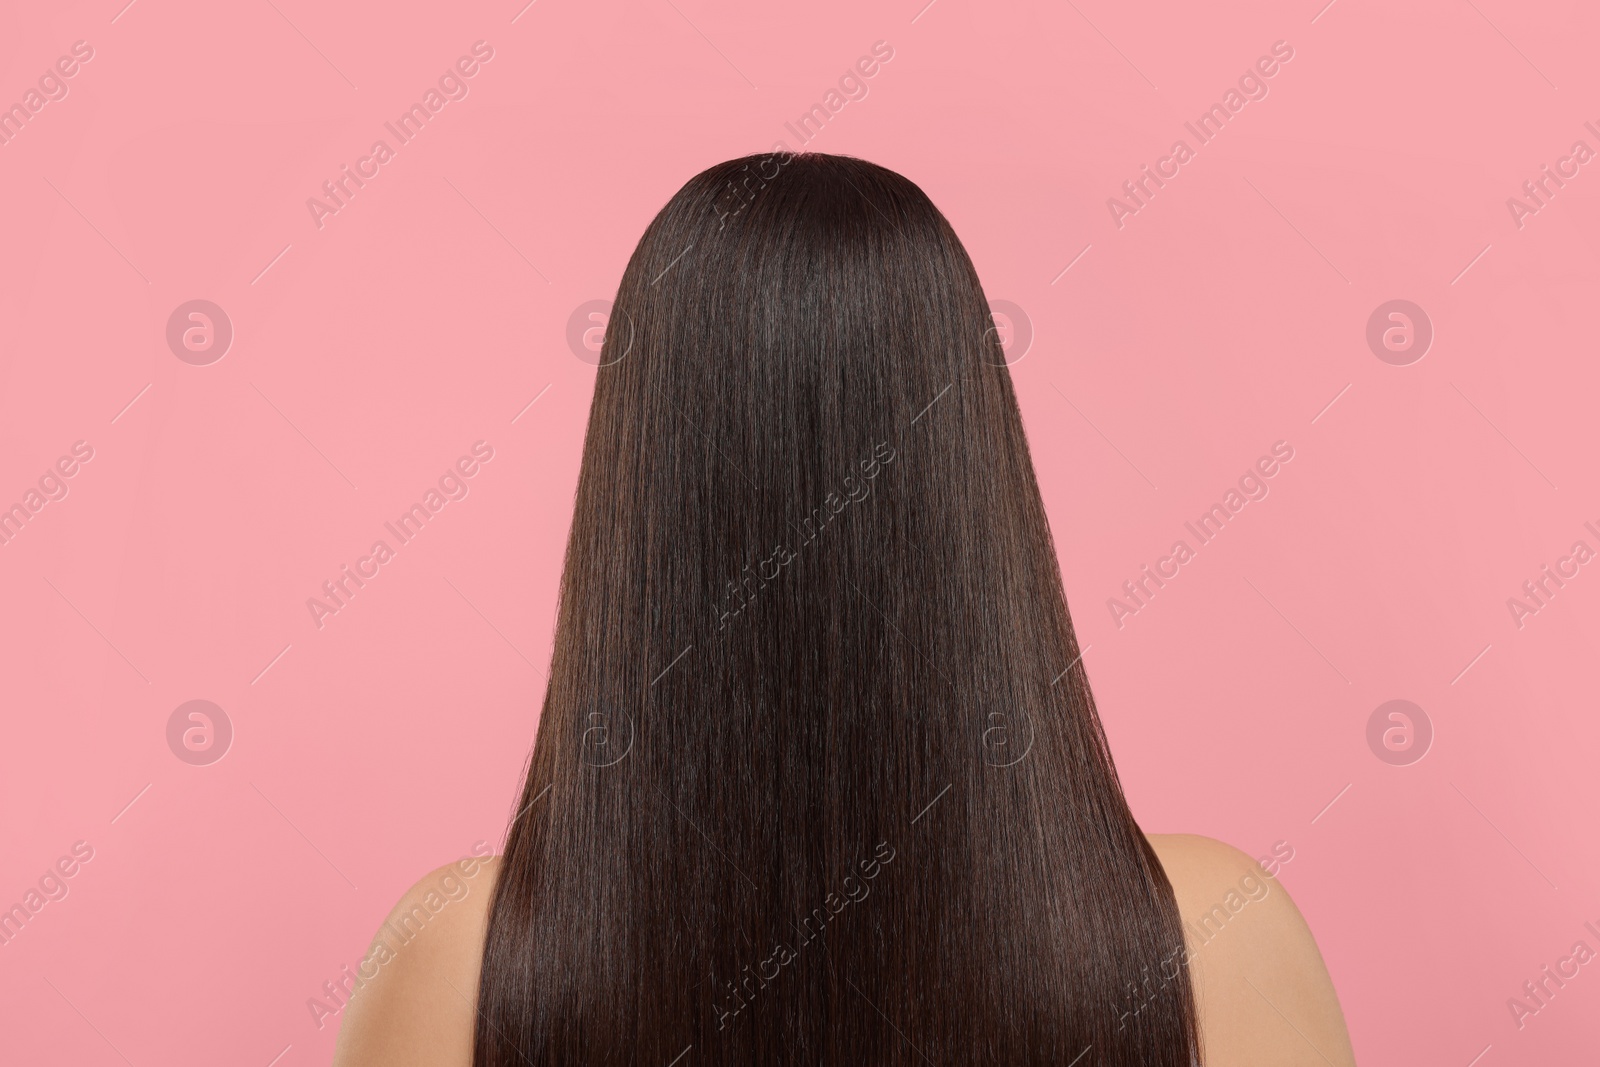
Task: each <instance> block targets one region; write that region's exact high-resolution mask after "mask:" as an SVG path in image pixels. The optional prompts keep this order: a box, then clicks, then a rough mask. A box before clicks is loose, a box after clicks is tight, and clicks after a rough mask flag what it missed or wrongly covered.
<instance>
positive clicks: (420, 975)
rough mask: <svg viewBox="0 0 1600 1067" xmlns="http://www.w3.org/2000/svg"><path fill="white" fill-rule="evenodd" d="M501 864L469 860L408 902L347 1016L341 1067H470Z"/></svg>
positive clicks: (427, 879) (371, 955) (361, 976)
mask: <svg viewBox="0 0 1600 1067" xmlns="http://www.w3.org/2000/svg"><path fill="white" fill-rule="evenodd" d="M499 874H500V857H499V856H476V855H474V856H466V857H463V858H462V859H460V860H457V861H456V862H454V863H449V864H446V865H445V866H443V867H440V868H438V869H436V870H434V871H431V872H429V873H428V874H427V875H425V876H424V877H423V878H421V879H420V880H419V881H418V882H417V883H416V884H415V885H413V886H412V887H411V888H410V889H408V890H406V891H405V893H404V894H403V895H402V896H401V897H400V900H399V902H398V903H396V904H395V906H394V909H393V910H392V911H390V912H389V915H388V917H387V918H386V919H385V920H384V921H383V925H381V926H379V927H378V932H377V934H376V935H374V937H373V939H372V945H371V947H370V948H369V949H368V951H367V954H366V955H365V956H364V957H363V958H362V961H361V963H359V964H357V965H356V966H355V967H352V968H349V969H348V971H347V974H350V975H352V976H353V978H354V979H355V980H356V981H358V982H359V984H356V985H355V988H354V990H353V991H351V992H350V993H349V994H348V999H347V1002H346V1003H345V1004H344V1006H343V1010H342V1011H341V1013H340V1014H341V1023H340V1026H339V1041H338V1044H337V1046H336V1047H335V1050H334V1056H333V1064H334V1067H379V1065H383V1067H422V1065H424V1064H426V1065H429V1067H470V1065H471V1063H472V1041H473V1035H474V1032H475V1030H476V1015H477V1003H478V972H479V969H480V968H481V966H482V961H483V944H484V938H485V935H486V934H487V932H488V926H489V902H490V901H491V900H492V899H493V898H494V888H495V880H496V879H497V878H498V877H499Z"/></svg>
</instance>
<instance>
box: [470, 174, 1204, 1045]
mask: <svg viewBox="0 0 1600 1067" xmlns="http://www.w3.org/2000/svg"><path fill="white" fill-rule="evenodd" d="M600 362H601V366H600V368H599V370H598V374H597V378H596V382H595V392H594V402H593V408H592V410H591V413H590V419H589V428H588V436H587V439H586V441H585V446H584V458H583V468H582V472H581V475H580V478H579V485H578V492H577V500H576V508H575V513H574V517H573V526H572V533H571V539H570V542H569V546H568V550H567V559H566V570H565V575H564V578H563V583H562V592H561V603H560V610H559V615H558V621H557V630H556V641H555V651H554V657H553V661H552V666H551V676H550V686H549V690H548V693H547V695H546V697H545V703H544V707H543V713H542V718H541V720H540V722H539V729H538V737H537V740H536V744H535V747H534V752H533V756H532V759H531V762H530V766H529V772H528V778H527V784H526V788H525V790H524V792H523V795H522V797H521V799H520V800H519V801H518V803H517V807H516V810H517V815H516V816H515V818H514V820H513V823H512V826H511V829H510V833H509V837H508V840H507V843H506V849H505V852H506V858H505V861H504V863H503V864H502V873H501V876H500V880H499V883H498V886H497V889H496V895H495V901H494V908H493V912H492V915H491V919H490V929H489V937H488V943H487V947H486V950H485V957H484V968H483V974H482V985H481V990H480V1004H479V1007H480V1013H479V1019H478V1025H477V1053H476V1055H477V1063H479V1064H480V1065H511V1064H522V1063H532V1064H576V1063H638V1064H648V1065H663V1067H664V1065H666V1064H669V1063H672V1062H675V1060H676V1058H677V1057H679V1056H680V1054H683V1053H684V1052H685V1050H686V1049H688V1050H689V1051H688V1055H687V1057H686V1058H685V1059H684V1060H683V1061H681V1062H682V1064H683V1065H685V1067H686V1065H689V1064H706V1063H759V1064H777V1063H805V1064H817V1063H828V1064H851V1065H855V1064H898V1063H905V1064H912V1063H936V1064H957V1063H961V1064H967V1063H980V1062H981V1063H1005V1064H1020V1063H1039V1064H1044V1063H1050V1064H1055V1065H1058V1067H1063V1065H1066V1064H1069V1063H1072V1062H1074V1060H1075V1059H1076V1058H1077V1057H1079V1056H1080V1055H1082V1054H1084V1053H1085V1051H1086V1050H1088V1049H1091V1048H1092V1051H1091V1052H1089V1053H1088V1055H1087V1056H1086V1057H1085V1058H1084V1059H1083V1060H1082V1061H1081V1063H1082V1064H1089V1063H1095V1064H1119V1065H1120V1064H1129V1065H1131V1064H1146V1065H1148V1064H1170V1065H1174V1067H1177V1065H1185V1067H1186V1065H1188V1064H1189V1063H1190V1058H1191V1052H1192V1050H1193V1049H1194V1047H1195V1030H1194V1011H1193V1006H1192V1003H1191V994H1190V987H1189V981H1188V975H1187V973H1186V971H1185V970H1184V967H1183V962H1182V956H1181V948H1182V934H1181V930H1180V927H1179V922H1178V916H1177V911H1176V908H1175V907H1174V904H1173V901H1172V893H1171V890H1170V888H1169V887H1168V884H1167V882H1166V879H1165V876H1164V875H1163V874H1162V872H1161V868H1160V866H1159V864H1158V863H1157V862H1156V860H1155V858H1154V856H1153V854H1152V853H1151V852H1150V851H1149V847H1148V845H1147V844H1146V842H1145V840H1144V838H1143V837H1142V835H1141V834H1140V832H1139V829H1138V827H1137V826H1136V824H1135V823H1134V820H1133V818H1132V816H1131V815H1130V813H1129V811H1128V807H1127V804H1126V802H1125V801H1124V799H1123V796H1122V793H1121V790H1120V787H1119V785H1118V782H1117V778H1116V773H1115V771H1114V769H1113V767H1112V764H1111V760H1110V758H1109V756H1108V754H1107V752H1106V748H1105V742H1104V737H1103V735H1102V732H1101V729H1100V724H1099V720H1098V718H1097V716H1096V714H1095V711H1094V705H1093V702H1092V699H1091V697H1090V692H1089V687H1088V683H1087V679H1086V676H1085V674H1084V667H1083V663H1082V662H1081V659H1080V655H1079V650H1078V647H1077V644H1076V641H1075V639H1074V637H1073V633H1072V626H1071V622H1070V620H1069V618H1068V615H1067V610H1066V604H1065V601H1064V599H1063V596H1062V589H1061V579H1060V574H1059V571H1058V568H1057V563H1056V558H1055V552H1054V548H1053V545H1052V542H1051V538H1050V532H1049V528H1048V525H1047V522H1046V519H1045V514H1044V510H1043V506H1042V504H1041V501H1040V496H1039V491H1038V487H1037V485H1036V483H1035V480H1034V474H1033V467H1032V463H1031V460H1030V458H1029V454H1028V448H1027V442H1026V439H1025V437H1024V433H1023V427H1022V422H1021V417H1020V414H1019V412H1018V408H1017V403H1016V399H1015V396H1014V394H1013V392H1012V387H1011V380H1010V374H1009V371H1008V369H1007V367H1006V365H1005V354H1004V349H1003V348H1002V346H1001V344H1000V341H999V338H998V336H997V334H996V331H995V329H994V324H993V321H992V319H991V316H990V312H989V309H988V306H987V302H986V300H985V298H984V295H983V290H982V287H981V286H980V285H979V282H978V278H977V275H976V272H975V271H974V269H973V267H972V264H971V262H970V260H969V259H968V257H967V255H966V253H965V251H964V250H963V248H962V246H961V243H960V241H959V240H958V239H957V238H956V236H955V234H954V232H953V231H952V230H951V228H950V225H949V224H948V222H947V221H946V220H945V218H944V216H943V215H941V214H940V213H939V211H938V209H937V208H935V207H934V206H933V204H932V203H931V202H930V201H929V199H928V198H927V196H926V195H925V194H924V193H923V192H922V190H921V189H919V188H918V187H917V186H916V185H914V184H912V183H911V182H909V181H907V180H906V179H905V178H902V177H900V176H899V175H897V174H895V173H893V172H891V171H888V170H885V169H884V168H882V167H878V166H875V165H873V164H870V163H866V162H863V161H860V160H856V159H849V158H844V157H837V156H826V155H799V156H791V155H777V156H767V157H750V158H747V159H739V160H733V161H731V162H728V163H723V164H720V165H718V166H715V167H712V168H710V169H709V170H707V171H705V172H703V173H701V174H699V175H697V176H696V177H694V178H693V179H691V180H690V181H689V182H688V184H686V185H685V186H684V187H683V188H682V189H681V190H680V191H679V192H678V193H677V195H676V196H674V197H673V198H672V200H671V202H670V203H668V204H667V206H666V207H665V208H663V209H662V211H661V212H660V214H659V215H658V216H657V217H656V218H655V220H654V221H653V222H652V223H651V224H650V226H649V228H648V229H647V230H646V232H645V234H644V237H643V238H642V239H641V240H640V242H639V246H638V248H637V250H636V251H635V253H634V255H633V258H632V260H631V261H630V262H629V264H628V267H627V270H626V272H625V273H624V275H623V278H622V282H621V286H620V288H619V290H618V293H617V300H616V304H615V307H614V309H613V311H612V315H611V320H610V325H609V327H608V330H607V333H606V337H605V342H604V346H603V348H602V352H601V360H600Z"/></svg>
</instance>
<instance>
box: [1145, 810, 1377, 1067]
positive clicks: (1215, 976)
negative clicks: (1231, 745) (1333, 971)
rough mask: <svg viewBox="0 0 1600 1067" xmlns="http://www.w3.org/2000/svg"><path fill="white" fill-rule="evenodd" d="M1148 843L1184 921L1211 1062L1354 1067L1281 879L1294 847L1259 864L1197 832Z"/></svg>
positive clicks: (1334, 997) (1329, 990) (1335, 1007)
mask: <svg viewBox="0 0 1600 1067" xmlns="http://www.w3.org/2000/svg"><path fill="white" fill-rule="evenodd" d="M1149 841H1150V845H1151V847H1152V848H1153V849H1154V850H1155V853H1156V856H1157V858H1159V859H1160V861H1161V866H1162V868H1163V869H1165V871H1166V872H1167V879H1168V880H1169V881H1170V882H1171V883H1172V889H1173V893H1174V895H1175V896H1176V897H1177V901H1178V913H1179V915H1180V916H1182V918H1183V925H1184V940H1185V942H1186V944H1187V948H1188V954H1189V955H1188V958H1189V973H1190V975H1191V978H1192V981H1193V983H1194V989H1195V1000H1196V1003H1197V1005H1198V1009H1199V1015H1200V1031H1201V1044H1202V1051H1203V1057H1204V1059H1203V1062H1204V1063H1206V1064H1208V1065H1213V1064H1214V1065H1218V1067H1249V1065H1253V1064H1262V1065H1267V1064H1271V1065H1273V1067H1281V1065H1302V1064H1303V1065H1305V1067H1327V1065H1328V1064H1332V1065H1334V1067H1347V1065H1351V1067H1353V1065H1354V1063H1355V1054H1354V1052H1353V1051H1352V1049H1351V1047H1350V1035H1349V1033H1348V1031H1347V1030H1346V1029H1345V1022H1344V1013H1343V1012H1342V1011H1341V1010H1340V1008H1339V997H1338V994H1337V993H1336V992H1334V988H1333V981H1332V979H1330V978H1329V977H1328V968H1327V967H1326V965H1324V964H1323V962H1322V954H1321V953H1320V952H1319V951H1318V950H1317V943H1316V940H1315V939H1314V938H1313V937H1312V936H1311V929H1310V927H1308V926H1307V925H1306V921H1305V919H1304V918H1302V917H1301V915H1300V910H1299V909H1298V908H1296V907H1295V905H1294V901H1292V900H1290V899H1289V894H1288V891H1286V890H1285V889H1284V888H1283V886H1282V884H1281V883H1280V882H1279V881H1278V880H1277V878H1276V877H1275V874H1276V872H1277V870H1278V867H1279V865H1280V864H1282V863H1286V862H1288V861H1289V860H1291V859H1293V857H1294V849H1293V848H1292V847H1291V846H1288V845H1287V844H1286V843H1284V842H1279V843H1278V845H1277V846H1275V849H1274V852H1273V854H1271V855H1268V856H1264V857H1262V858H1261V859H1260V860H1259V861H1258V860H1257V859H1254V858H1252V857H1250V856H1248V855H1246V854H1245V853H1243V852H1241V851H1239V850H1238V849H1236V848H1234V847H1233V846H1231V845H1226V844H1223V843H1222V842H1221V841H1215V840H1212V839H1211V838H1209V837H1199V836H1196V835H1193V834H1152V835H1149Z"/></svg>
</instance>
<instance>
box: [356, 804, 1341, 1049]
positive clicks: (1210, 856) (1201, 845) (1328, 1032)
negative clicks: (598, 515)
mask: <svg viewBox="0 0 1600 1067" xmlns="http://www.w3.org/2000/svg"><path fill="white" fill-rule="evenodd" d="M1149 840H1150V844H1151V846H1152V847H1154V849H1155V851H1156V855H1157V856H1158V857H1159V858H1160V860H1161V865H1162V867H1163V868H1164V869H1165V870H1166V872H1167V877H1168V879H1169V880H1170V881H1171V882H1172V886H1173V890H1174V892H1175V893H1176V895H1177V898H1178V912H1179V914H1180V915H1181V916H1182V917H1183V920H1184V925H1185V930H1186V938H1187V940H1188V942H1189V953H1190V957H1189V968H1190V974H1191V976H1192V979H1193V982H1194V987H1195V999H1196V1001H1197V1003H1198V1006H1199V1014H1200V1035H1201V1044H1202V1057H1203V1059H1202V1062H1204V1063H1205V1064H1206V1067H1258V1065H1259V1067H1329V1065H1331V1067H1353V1065H1354V1064H1355V1056H1354V1053H1353V1052H1352V1051H1351V1048H1350V1037H1349V1034H1348V1033H1347V1032H1346V1030H1345V1023H1344V1014H1343V1012H1341V1011H1340V1008H1339V998H1338V995H1337V994H1336V993H1335V992H1334V989H1333V982H1332V980H1331V979H1330V978H1329V977H1328V970H1327V967H1325V966H1324V965H1323V962H1322V955H1321V953H1319V952H1318V951H1317V944H1316V941H1315V940H1313V938H1312V936H1311V930H1310V928H1308V927H1307V926H1306V922H1305V920H1304V919H1303V918H1301V916H1300V912H1299V910H1298V909H1297V908H1296V907H1295V906H1294V902H1293V901H1291V900H1290V899H1289V894H1288V892H1287V891H1286V890H1285V889H1284V888H1283V886H1282V885H1281V884H1279V883H1278V882H1277V881H1275V880H1273V879H1271V878H1268V877H1266V876H1265V875H1264V874H1263V873H1262V870H1261V867H1260V866H1259V865H1258V864H1257V863H1256V861H1255V860H1254V859H1252V858H1250V857H1249V856H1247V855H1245V854H1244V853H1243V852H1240V851H1239V850H1238V849H1235V848H1233V847H1231V846H1229V845H1225V844H1223V843H1222V842H1220V841H1213V840H1212V839H1210V838H1208V837H1197V836H1194V835H1191V834H1153V835H1151V836H1150V839H1149ZM499 863H500V861H499V858H498V857H495V858H493V859H490V860H486V861H484V867H483V869H482V871H481V872H479V873H478V874H477V876H476V877H473V878H472V879H471V887H470V889H469V890H468V892H467V894H466V895H465V896H464V897H461V898H460V899H459V900H456V901H453V902H450V903H447V904H446V905H445V906H444V907H442V908H440V909H439V910H438V911H437V912H436V913H435V914H433V915H432V917H431V918H430V919H429V920H428V922H427V925H426V928H425V929H424V930H423V931H422V932H421V933H420V934H418V935H417V936H416V938H415V939H414V940H412V941H410V942H409V943H407V944H406V945H405V946H404V947H403V948H402V949H401V950H400V951H398V952H397V953H395V955H394V957H393V958H392V959H391V960H389V961H388V962H386V963H384V964H383V965H382V966H381V967H379V969H378V974H377V976H376V977H375V978H373V979H371V980H370V981H368V982H367V983H366V984H365V986H364V987H363V988H362V989H361V991H360V993H359V994H358V995H357V996H355V997H353V998H352V999H351V1000H350V1003H349V1005H348V1006H347V1007H346V1008H345V1009H344V1011H343V1013H342V1015H343V1020H342V1023H341V1025H340V1029H339V1042H338V1047H337V1049H336V1051H335V1053H334V1058H333V1063H334V1067H471V1064H472V1036H473V1017H474V1011H475V1009H474V1007H473V1005H474V1004H476V1002H477V995H478V967H479V964H480V961H481V959H482V953H483V940H484V931H485V928H486V926H487V922H488V910H489V898H490V896H491V895H492V891H493V886H494V879H495V878H496V877H498V875H499ZM452 870H453V868H451V867H441V868H440V869H439V870H436V871H434V872H433V873H431V874H429V875H428V876H427V877H425V878H423V879H422V880H421V881H420V882H418V883H417V884H416V885H415V886H413V887H412V888H411V889H410V890H409V891H408V892H407V893H406V895H405V896H404V897H402V898H401V900H400V903H399V904H397V905H396V906H395V910H394V911H393V912H392V913H391V914H390V920H391V921H398V918H399V917H400V916H401V915H403V914H405V913H407V912H410V911H411V910H412V908H414V907H419V906H422V904H423V901H424V899H425V898H426V897H427V895H428V894H429V893H430V892H431V891H435V890H436V889H437V887H438V886H439V884H440V879H441V878H442V877H444V876H445V875H447V874H449V873H450V872H451V871H452ZM1244 879H1250V881H1242V880H1244ZM1261 885H1265V886H1266V887H1267V888H1266V891H1265V892H1264V893H1263V892H1262V891H1261V889H1260V888H1259V886H1261ZM1241 886H1245V887H1248V890H1242V889H1241ZM1230 894H1231V895H1232V900H1231V901H1230ZM437 899H438V898H437V897H436V898H435V901H436V903H437ZM1241 900H1242V901H1244V902H1245V903H1244V904H1243V906H1240V904H1239V902H1240V901H1241ZM1230 908H1232V909H1236V910H1233V911H1231V912H1230V910H1229V909H1230ZM1219 909H1220V910H1219ZM425 910H426V909H425Z"/></svg>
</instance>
